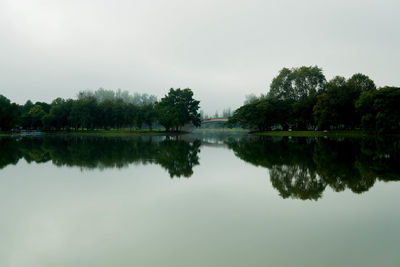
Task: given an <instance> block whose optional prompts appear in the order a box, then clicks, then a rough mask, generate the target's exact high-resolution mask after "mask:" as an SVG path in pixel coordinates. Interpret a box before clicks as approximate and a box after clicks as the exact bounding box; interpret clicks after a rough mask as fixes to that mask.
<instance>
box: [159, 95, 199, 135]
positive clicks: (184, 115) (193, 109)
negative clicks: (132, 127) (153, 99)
mask: <svg viewBox="0 0 400 267" xmlns="http://www.w3.org/2000/svg"><path fill="white" fill-rule="evenodd" d="M199 104H200V101H198V100H195V99H194V98H193V92H192V90H191V89H189V88H186V89H183V90H181V89H179V88H178V89H173V88H171V89H170V90H169V92H168V95H166V96H165V97H163V98H162V99H161V101H160V102H158V103H157V104H156V105H155V110H156V112H157V117H158V121H159V122H160V124H161V125H163V126H164V127H165V129H166V130H167V131H169V130H171V129H175V130H180V129H181V128H182V127H183V126H184V125H185V124H187V123H192V124H193V125H194V126H200V124H201V122H200V113H199V112H198V110H199V108H200V107H199Z"/></svg>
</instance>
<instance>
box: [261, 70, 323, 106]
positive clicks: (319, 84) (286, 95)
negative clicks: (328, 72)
mask: <svg viewBox="0 0 400 267" xmlns="http://www.w3.org/2000/svg"><path fill="white" fill-rule="evenodd" d="M325 82H326V79H325V76H324V74H323V73H322V69H321V68H319V67H317V66H311V67H305V66H303V67H300V68H292V69H288V68H283V69H282V70H281V71H280V72H279V74H278V76H276V77H275V78H274V79H273V80H272V83H271V86H270V91H269V93H268V96H269V97H273V98H278V99H282V100H292V101H298V100H301V99H302V98H306V97H308V96H311V95H315V94H316V93H317V92H318V91H320V90H323V89H324V88H325Z"/></svg>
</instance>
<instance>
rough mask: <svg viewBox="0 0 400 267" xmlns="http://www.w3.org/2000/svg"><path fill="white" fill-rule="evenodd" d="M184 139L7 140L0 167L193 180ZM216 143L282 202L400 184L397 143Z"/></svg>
mask: <svg viewBox="0 0 400 267" xmlns="http://www.w3.org/2000/svg"><path fill="white" fill-rule="evenodd" d="M179 139H181V138H179ZM184 139H186V141H184V140H176V139H174V138H171V137H149V136H147V137H117V138H112V137H93V136H92V137H90V136H70V135H65V136H45V137H24V138H20V139H15V138H9V137H5V138H0V169H2V168H4V167H5V166H7V165H9V164H17V163H18V161H19V160H20V159H22V158H23V159H25V160H26V161H27V162H28V163H31V162H36V163H42V162H48V161H51V162H52V163H53V164H55V165H57V166H71V167H72V166H77V167H80V168H81V169H95V168H96V169H105V168H123V167H127V166H128V165H130V164H144V165H145V164H158V165H160V166H161V167H163V168H164V169H166V170H167V171H168V173H169V175H170V177H171V178H172V177H182V176H183V177H190V176H191V175H192V174H193V167H194V166H196V165H199V153H200V146H201V141H199V140H198V139H197V137H195V136H189V137H187V138H184ZM188 140H190V141H188ZM204 140H206V139H204ZM207 140H208V141H207V142H210V140H211V139H209V138H208V139H207ZM205 142H206V141H205ZM214 142H215V144H217V145H223V146H228V147H229V148H230V149H232V150H233V151H234V154H235V155H236V156H237V157H239V158H240V159H242V160H244V161H246V162H249V163H251V164H253V165H256V166H262V167H265V168H267V169H268V170H269V176H270V179H271V183H272V185H273V187H274V188H276V189H277V190H278V191H279V194H280V195H281V196H282V197H283V198H295V199H303V200H306V199H312V200H317V199H319V198H321V197H322V194H323V192H324V190H325V189H326V187H327V186H329V187H331V188H332V189H333V190H334V191H336V192H340V191H343V190H345V189H350V190H351V191H353V192H354V193H363V192H366V191H368V190H369V189H370V188H371V187H372V186H373V185H374V184H375V182H376V181H377V180H379V181H398V180H400V140H399V139H394V138H393V139H391V138H384V139H379V138H369V139H350V138H347V139H323V138H287V137H259V138H258V137H249V136H235V137H233V136H231V137H229V136H228V137H226V136H225V137H223V138H222V139H221V140H220V139H218V138H217V139H216V140H214ZM224 142H225V144H223V143H224ZM211 171H213V170H211Z"/></svg>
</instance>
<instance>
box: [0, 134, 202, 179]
mask: <svg viewBox="0 0 400 267" xmlns="http://www.w3.org/2000/svg"><path fill="white" fill-rule="evenodd" d="M200 145H201V142H200V141H199V140H194V141H193V142H185V141H179V140H174V139H173V138H168V137H137V138H124V137H118V138H112V137H89V136H86V137H85V136H46V137H26V138H21V139H20V140H18V139H15V138H0V151H1V154H0V169H2V168H4V167H5V166H7V165H9V164H17V163H18V161H19V160H20V159H21V158H24V159H25V160H26V161H27V162H28V163H31V162H36V163H42V162H48V161H52V163H53V164H55V165H56V166H69V167H72V166H77V167H80V168H81V169H95V168H96V169H105V168H123V167H126V166H128V165H129V164H158V165H160V166H162V167H163V168H164V169H166V170H167V171H168V172H169V175H170V177H171V178H172V177H181V176H183V177H190V176H191V175H192V174H193V167H194V166H196V165H198V164H199V157H198V154H199V152H200Z"/></svg>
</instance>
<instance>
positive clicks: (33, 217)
mask: <svg viewBox="0 0 400 267" xmlns="http://www.w3.org/2000/svg"><path fill="white" fill-rule="evenodd" d="M399 181H400V141H399V140H391V139H382V140H377V139H325V138H320V139H312V138H276V137H274V138H271V137H263V138H261V137H250V136H247V135H225V134H219V135H208V134H206V135H201V134H198V135H196V134H192V135H185V136H181V137H178V138H167V137H117V138H114V137H89V136H85V137H82V136H46V137H24V138H9V137H7V138H5V137H4V138H1V139H0V212H1V220H0V236H1V239H0V266H2V267H11V266H12V267H14V266H15V267H20V266H21V267H36V266H40V267H42V266H43V267H59V266H65V267H67V266H68V267H69V266H74V267H78V266H79V267H80V266H84V267H89V266H96V267H97V266H107V267H109V266H117V267H119V266H174V267H177V266H185V267H186V266H230V267H231V266H374V267H375V266H400V214H399V210H400V209H399V207H398V204H399V203H400V182H399Z"/></svg>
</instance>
